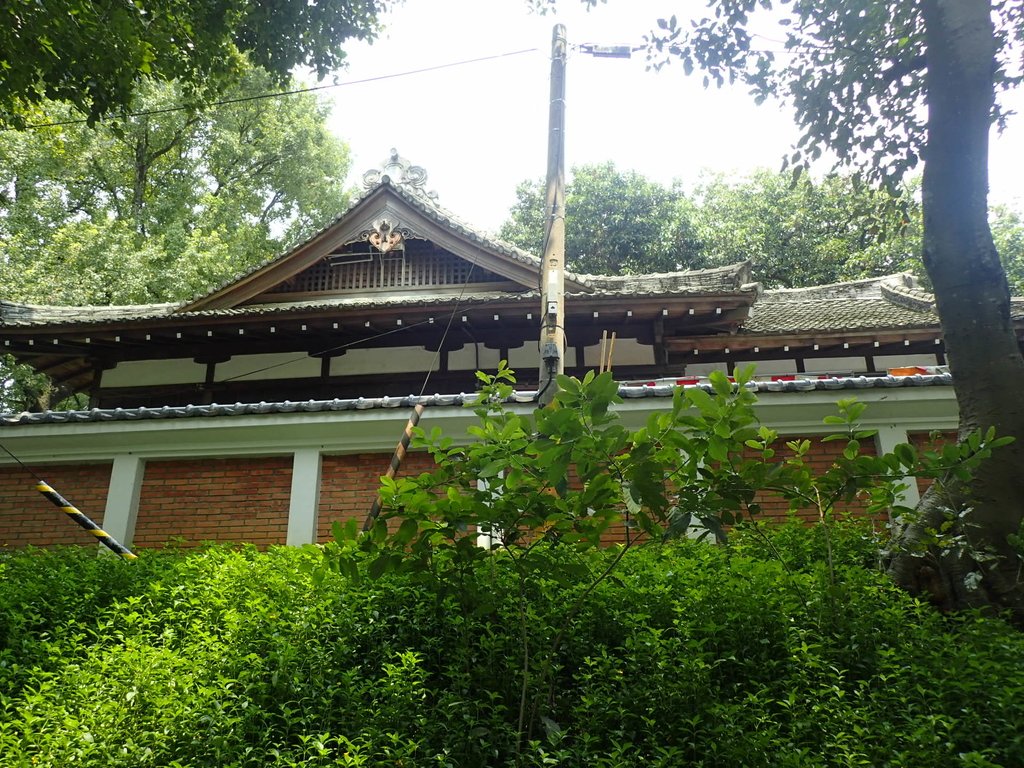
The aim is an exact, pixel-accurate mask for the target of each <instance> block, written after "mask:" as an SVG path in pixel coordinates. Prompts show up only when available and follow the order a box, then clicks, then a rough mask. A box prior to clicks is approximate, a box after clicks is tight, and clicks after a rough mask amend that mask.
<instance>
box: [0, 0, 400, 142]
mask: <svg viewBox="0 0 1024 768" xmlns="http://www.w3.org/2000/svg"><path fill="white" fill-rule="evenodd" d="M385 7H386V3H385V2H384V1H383V0H315V1H313V2H307V0H273V2H266V1H264V2H248V1H247V0H189V2H181V1H180V0H135V2H117V1H115V0H54V1H53V2H46V3H38V2H31V1H30V0H12V2H7V3H4V4H3V6H2V7H0V69H2V70H3V72H4V76H3V78H2V79H0V126H4V125H13V126H16V127H24V126H25V125H26V124H34V123H40V122H45V118H44V117H43V116H42V115H39V114H38V113H35V112H34V111H33V108H34V107H36V106H38V105H39V104H41V103H42V102H43V101H44V100H46V99H54V100H60V101H66V102H69V103H70V104H73V105H74V106H75V107H76V108H77V109H78V110H79V111H80V112H81V113H83V114H85V115H86V116H87V117H88V118H89V122H90V124H92V123H95V122H96V121H98V120H99V119H100V118H102V117H105V116H107V115H108V113H110V112H112V111H122V112H124V111H127V110H128V109H129V108H132V107H134V106H135V104H134V97H135V94H136V92H137V90H138V89H139V88H140V86H142V85H143V84H144V83H147V82H152V81H170V80H177V81H179V82H180V83H182V84H183V86H184V92H183V94H182V96H183V97H184V98H185V99H187V100H189V101H191V102H196V101H201V100H203V99H209V98H211V96H212V95H213V94H215V93H217V92H218V91H219V86H221V85H223V83H224V82H226V81H230V80H231V79H233V78H234V77H236V76H237V75H238V73H239V71H240V70H241V68H242V67H241V60H242V56H243V54H244V55H248V56H249V58H250V59H251V60H252V61H253V62H254V63H256V64H257V65H259V66H261V67H264V68H265V69H266V70H267V71H269V72H271V73H272V74H273V76H274V82H275V84H283V83H284V82H286V81H287V80H288V78H289V76H290V73H291V71H292V69H293V68H295V67H306V68H310V69H312V70H314V71H315V72H316V73H317V74H318V76H320V77H325V76H327V75H328V74H330V73H331V72H333V71H335V70H336V69H338V68H339V67H340V66H341V65H342V63H343V60H344V58H345V54H344V51H343V49H342V44H343V43H344V42H345V41H347V40H351V39H359V40H372V39H373V37H374V36H375V35H376V32H377V15H378V14H379V13H381V12H382V11H383V10H384V9H385Z"/></svg>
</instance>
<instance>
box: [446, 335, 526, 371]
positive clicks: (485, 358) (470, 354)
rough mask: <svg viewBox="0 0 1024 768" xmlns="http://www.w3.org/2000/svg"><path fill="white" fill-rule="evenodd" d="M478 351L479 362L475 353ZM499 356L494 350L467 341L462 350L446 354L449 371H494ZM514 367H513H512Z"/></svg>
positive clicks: (499, 359)
mask: <svg viewBox="0 0 1024 768" xmlns="http://www.w3.org/2000/svg"><path fill="white" fill-rule="evenodd" d="M478 351H479V355H480V356H479V362H477V352H478ZM500 361H501V355H500V354H499V352H498V350H496V349H487V347H485V346H484V345H483V344H474V343H473V342H471V341H467V342H466V344H465V346H463V347H462V349H457V350H455V351H453V352H449V353H448V370H449V371H496V370H497V369H498V363H499V362H500ZM513 367H514V366H513Z"/></svg>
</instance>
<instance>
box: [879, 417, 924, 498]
mask: <svg viewBox="0 0 1024 768" xmlns="http://www.w3.org/2000/svg"><path fill="white" fill-rule="evenodd" d="M906 442H909V441H908V439H907V430H906V429H905V428H904V427H901V426H898V425H896V424H889V425H887V426H884V427H879V428H878V434H877V435H876V436H875V443H876V445H877V447H878V453H879V454H883V453H892V450H893V448H895V447H896V446H897V445H899V444H900V443H906ZM903 482H904V483H906V484H907V489H906V490H905V491H904V492H903V493H902V494H900V498H899V503H900V504H902V505H904V506H906V507H913V506H916V505H917V502H918V501H920V500H921V494H920V493H919V492H918V490H917V479H916V478H913V477H906V478H904V479H903Z"/></svg>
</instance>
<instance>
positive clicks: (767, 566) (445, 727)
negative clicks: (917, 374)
mask: <svg viewBox="0 0 1024 768" xmlns="http://www.w3.org/2000/svg"><path fill="white" fill-rule="evenodd" d="M801 530H803V529H801ZM801 530H797V529H794V530H793V531H789V532H787V534H786V536H785V537H780V538H779V539H778V540H776V547H777V548H779V550H780V552H781V554H782V555H783V559H784V560H785V559H786V558H792V559H793V562H795V558H797V557H799V556H800V553H801V552H804V551H805V550H806V548H807V547H811V546H813V541H812V540H813V535H814V534H813V532H812V531H806V530H803V533H801ZM801 536H803V537H804V539H806V540H802V539H801ZM564 549H565V548H564V547H558V546H554V547H548V546H542V547H539V548H538V549H537V550H536V554H537V556H538V557H539V558H541V559H551V560H557V559H559V558H564V557H565V556H566V555H565V554H564V552H563V550H564ZM738 549H739V550H740V551H737V550H732V549H726V548H720V547H711V546H707V545H703V544H693V543H689V542H681V543H679V544H675V545H671V546H651V547H646V548H641V549H637V550H634V551H632V552H630V553H628V554H627V556H626V557H625V558H623V560H622V562H621V567H620V570H619V571H618V572H617V576H616V577H614V578H611V579H608V580H605V581H603V582H602V583H600V584H599V585H598V586H597V587H596V588H594V589H593V590H592V591H590V592H589V593H588V594H587V596H586V597H585V598H584V599H583V600H582V602H581V603H580V608H579V610H578V611H576V612H575V613H574V614H573V615H572V616H569V614H568V607H569V603H570V602H572V601H573V600H575V599H576V598H577V597H579V596H580V595H581V594H582V592H583V591H584V590H586V589H587V587H588V585H589V582H588V580H587V579H585V578H579V579H576V580H573V581H565V580H564V579H562V580H561V581H555V580H551V579H544V578H538V579H535V580H533V581H531V582H530V586H529V590H530V591H529V593H528V594H527V595H526V597H527V601H526V605H527V606H528V611H527V613H526V615H525V616H524V615H521V614H520V607H521V603H520V601H519V595H518V590H519V589H520V581H519V579H518V576H517V574H516V573H515V572H514V569H513V568H512V567H510V563H509V559H508V558H505V557H502V556H501V555H494V556H492V557H490V558H486V559H482V560H480V561H479V562H475V563H474V566H473V568H472V569H468V570H464V571H463V572H462V578H463V579H464V580H466V582H467V583H469V584H468V586H470V587H471V589H469V593H471V594H475V595H477V596H479V599H476V600H472V601H467V600H465V599H461V598H460V597H459V596H457V595H456V594H454V593H453V592H452V591H451V590H450V589H448V588H446V587H444V586H442V585H440V584H439V583H438V582H436V581H431V580H430V579H426V578H423V575H422V574H419V573H409V574H397V573H396V574H390V575H386V576H384V577H382V578H381V579H379V580H376V581H372V580H365V579H361V580H358V581H353V580H351V579H347V578H342V577H341V576H338V575H336V574H333V573H328V574H326V575H324V576H323V579H322V581H320V583H319V584H314V581H313V578H312V576H311V574H310V570H311V569H310V567H309V566H310V565H311V564H313V563H315V562H317V561H318V559H319V557H320V555H319V552H317V551H313V549H312V548H310V550H290V549H276V550H271V551H269V552H266V553H260V552H257V551H256V550H254V549H250V548H245V549H240V550H238V549H236V550H230V549H211V550H209V551H206V552H198V553H178V554H174V555H151V554H149V553H143V554H142V556H141V557H140V561H139V562H137V563H132V564H123V563H118V562H116V561H112V560H107V561H103V560H99V561H98V564H95V565H93V564H92V563H91V561H89V562H87V561H86V559H84V558H83V557H82V556H81V555H80V554H78V553H76V552H61V553H51V554H47V555H42V556H41V555H39V554H38V553H27V554H19V555H8V556H6V557H5V559H4V561H3V567H4V576H5V579H4V581H3V590H4V592H3V594H4V596H5V599H10V598H9V596H11V595H18V594H20V595H28V594H30V593H32V592H33V590H38V589H39V585H41V584H46V585H47V590H46V592H47V594H46V599H45V600H42V598H41V596H40V594H39V593H38V592H36V593H35V594H36V598H35V599H34V603H33V605H36V606H37V607H36V608H33V611H34V615H36V616H42V615H43V613H44V610H43V607H45V608H46V610H47V611H49V613H47V614H46V618H45V621H44V620H43V619H41V618H39V619H37V620H36V621H35V623H34V624H32V623H31V622H23V623H22V624H21V625H19V627H20V628H18V629H17V630H16V631H17V632H20V633H22V639H23V640H25V642H24V643H12V642H9V640H10V639H11V637H12V634H11V632H13V631H15V630H14V629H11V630H9V631H8V635H7V638H8V643H7V645H6V647H5V657H4V658H5V661H6V662H7V663H8V665H11V664H14V665H18V666H19V667H20V668H21V669H23V670H24V671H23V672H22V673H20V677H19V681H20V682H19V684H18V685H16V686H11V685H9V683H10V681H11V680H12V678H10V677H8V678H6V681H7V683H8V685H7V686H6V687H5V688H4V689H2V690H0V765H2V766H29V765H35V766H55V767H56V766H60V767H61V768H63V766H72V765H73V766H89V767H94V768H100V767H101V766H102V768H107V767H108V766H113V767H117V766H126V767H127V766H132V768H146V767H147V766H154V767H156V766H211V767H212V766H218V767H219V766H253V767H255V766H298V765H302V766H307V765H308V766H345V765H349V766H359V765H365V766H398V765H403V766H443V765H450V766H477V765H488V766H502V765H514V764H516V760H517V757H516V744H517V742H518V741H519V739H518V711H519V697H520V695H521V680H522V678H521V674H522V668H521V666H522V661H521V653H520V651H521V638H520V633H519V628H520V626H521V623H522V622H523V620H524V619H525V622H526V627H527V635H526V636H527V639H528V643H529V645H530V649H531V654H530V657H529V662H528V663H529V665H530V666H531V669H532V670H533V672H534V675H533V678H532V679H534V680H538V681H541V683H542V685H541V688H542V689H541V690H533V689H531V690H530V691H529V693H530V696H531V697H534V696H536V697H537V698H538V699H539V700H541V701H543V702H544V704H545V707H544V715H543V718H538V719H537V725H536V726H535V728H534V730H533V732H532V733H531V734H530V735H529V739H528V740H526V742H525V746H524V747H523V748H522V750H521V753H520V755H519V757H518V764H519V765H563V766H602V765H603V766H609V767H611V766H631V765H636V766H640V765H643V766H652V765H654V766H665V767H666V768H667V767H668V766H680V765H695V766H735V765H744V766H850V765H870V766H894V767H895V766H901V767H902V766H908V767H913V766H922V767H923V766H929V767H931V766H936V765H942V766H947V765H948V766H956V765H973V766H985V765H988V766H991V765H1003V766H1015V765H1021V764H1024V741H1022V739H1024V737H1022V733H1021V729H1019V728H1017V727H1014V726H1013V724H1014V723H1021V722H1024V665H1021V664H1020V659H1021V658H1022V655H1024V637H1022V636H1021V635H1020V634H1019V633H1017V632H1015V631H1014V630H1012V629H1010V628H1009V627H1008V626H1007V625H1005V624H1003V623H1002V622H1000V621H998V620H995V619H986V618H981V617H977V616H962V617H959V618H955V619H951V618H946V617H943V616H941V615H939V614H937V613H935V612H934V611H933V610H932V609H931V608H930V607H929V606H925V605H922V604H919V603H917V602H915V601H914V600H912V599H910V598H908V597H907V596H906V595H904V594H903V593H901V592H899V591H897V590H895V589H894V588H893V587H892V586H891V585H890V584H889V583H888V582H887V581H885V580H884V578H883V577H881V576H880V575H878V574H877V573H873V572H871V571H869V570H865V569H862V568H859V567H857V566H850V565H838V566H837V578H836V580H835V583H834V584H832V583H830V581H829V580H828V579H826V578H823V577H822V573H821V571H820V568H815V567H813V565H812V566H809V567H807V568H803V569H798V568H793V567H788V568H787V565H786V564H784V563H783V562H780V561H779V560H778V559H775V558H765V557H761V556H760V555H759V554H758V553H756V552H753V551H742V547H740V548H738ZM790 550H792V551H790ZM612 556H614V552H601V551H596V552H594V553H592V554H591V555H588V557H592V558H594V561H593V562H591V563H590V566H591V567H595V568H596V567H600V565H601V564H602V563H607V558H609V557H612ZM112 566H119V567H118V568H113V567H112ZM125 566H127V568H125ZM136 566H141V567H140V568H139V570H138V571H134V572H133V571H132V570H131V569H133V568H135V567H136ZM91 569H95V570H91ZM552 571H553V572H556V573H559V572H560V571H559V569H557V568H554V567H553V568H552ZM62 573H63V574H66V575H68V579H67V581H62V580H61V579H54V578H53V576H54V575H56V574H62ZM12 574H13V578H12ZM73 574H77V577H75V576H74V575H73ZM87 584H91V585H92V589H91V592H89V594H88V595H81V594H79V593H80V592H81V590H82V589H83V588H85V587H86V585H87ZM86 591H87V592H88V591H89V590H86ZM483 596H486V599H485V598H484V597H483ZM23 604H24V601H23ZM2 607H3V608H4V610H7V611H8V614H9V613H10V608H11V604H10V603H5V604H4V605H3V606H2ZM563 628H564V629H565V634H564V642H562V643H561V645H560V648H559V650H558V652H557V653H556V654H555V655H554V657H548V656H546V654H545V650H544V649H546V648H550V647H551V641H552V639H553V637H554V636H555V635H556V634H557V633H558V632H559V631H560V630H562V629H563ZM44 636H45V637H44ZM35 643H42V644H44V646H45V653H44V654H42V655H40V651H39V647H38V646H37V645H35ZM23 651H24V655H23ZM544 665H547V666H548V667H549V668H550V674H549V675H548V676H547V677H546V678H542V677H541V676H540V675H539V674H537V673H538V672H539V670H540V669H541V667H542V666H544Z"/></svg>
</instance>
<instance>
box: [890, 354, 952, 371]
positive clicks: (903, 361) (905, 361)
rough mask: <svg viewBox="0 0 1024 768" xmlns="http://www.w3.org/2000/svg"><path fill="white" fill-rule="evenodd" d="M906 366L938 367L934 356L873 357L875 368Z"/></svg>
mask: <svg viewBox="0 0 1024 768" xmlns="http://www.w3.org/2000/svg"><path fill="white" fill-rule="evenodd" d="M908 365H938V361H937V360H936V359H935V355H875V368H877V369H878V370H880V371H881V370H884V369H886V368H901V367H903V366H908Z"/></svg>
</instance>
